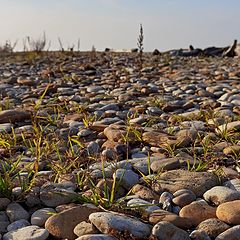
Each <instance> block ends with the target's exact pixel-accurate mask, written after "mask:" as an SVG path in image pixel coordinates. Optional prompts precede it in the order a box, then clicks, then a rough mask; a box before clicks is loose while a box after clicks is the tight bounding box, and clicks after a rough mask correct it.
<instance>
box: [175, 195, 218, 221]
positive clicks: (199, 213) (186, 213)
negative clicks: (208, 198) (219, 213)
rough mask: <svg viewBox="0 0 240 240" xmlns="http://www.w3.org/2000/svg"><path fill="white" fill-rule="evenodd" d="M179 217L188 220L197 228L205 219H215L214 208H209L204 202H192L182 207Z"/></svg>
mask: <svg viewBox="0 0 240 240" xmlns="http://www.w3.org/2000/svg"><path fill="white" fill-rule="evenodd" d="M179 216H180V217H185V218H188V219H189V220H190V221H191V222H192V224H193V226H197V225H198V224H199V223H201V222H202V221H204V220H206V219H209V218H216V208H215V207H211V206H209V205H208V204H207V203H206V202H205V201H204V200H200V201H194V202H192V203H191V204H189V205H187V206H185V207H183V208H182V209H181V210H180V212H179Z"/></svg>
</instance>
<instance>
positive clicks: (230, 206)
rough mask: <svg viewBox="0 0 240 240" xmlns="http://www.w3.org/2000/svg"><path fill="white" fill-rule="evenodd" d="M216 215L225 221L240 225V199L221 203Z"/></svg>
mask: <svg viewBox="0 0 240 240" xmlns="http://www.w3.org/2000/svg"><path fill="white" fill-rule="evenodd" d="M216 215H217V217H218V218H219V219H220V220H222V221H223V222H226V223H228V224H232V225H234V224H235V225H240V200H235V201H231V202H226V203H222V204H220V205H219V206H218V207H217V212H216Z"/></svg>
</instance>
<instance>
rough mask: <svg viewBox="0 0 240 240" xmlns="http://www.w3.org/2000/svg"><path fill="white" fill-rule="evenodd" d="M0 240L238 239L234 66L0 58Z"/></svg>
mask: <svg viewBox="0 0 240 240" xmlns="http://www.w3.org/2000/svg"><path fill="white" fill-rule="evenodd" d="M0 63H1V64H0V100H1V102H0V237H1V238H2V239H3V240H23V239H29V240H45V239H48V240H50V239H68V240H74V239H77V240H114V239H152V240H154V239H158V240H188V239H195V240H211V239H216V240H239V239H240V160H239V157H240V134H239V133H240V94H239V93H240V60H239V58H201V57H196V58H181V57H170V56H169V55H167V54H165V55H157V56H153V55H152V54H150V53H148V54H147V53H146V54H144V56H143V59H142V61H140V59H139V56H138V54H137V53H97V52H89V53H68V54H67V53H65V54H64V53H57V52H56V53H42V54H36V53H24V54H14V55H12V56H9V57H4V58H0Z"/></svg>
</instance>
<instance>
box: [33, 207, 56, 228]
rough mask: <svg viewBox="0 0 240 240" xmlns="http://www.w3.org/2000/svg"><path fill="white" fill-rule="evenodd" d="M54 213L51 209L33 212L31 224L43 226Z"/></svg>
mask: <svg viewBox="0 0 240 240" xmlns="http://www.w3.org/2000/svg"><path fill="white" fill-rule="evenodd" d="M54 213H56V211H55V210H54V209H53V208H42V209H39V210H37V211H35V212H34V213H33V214H32V216H31V224H32V225H36V226H39V227H42V226H44V224H45V222H46V221H47V219H48V218H49V217H51V216H52V215H53V214H54Z"/></svg>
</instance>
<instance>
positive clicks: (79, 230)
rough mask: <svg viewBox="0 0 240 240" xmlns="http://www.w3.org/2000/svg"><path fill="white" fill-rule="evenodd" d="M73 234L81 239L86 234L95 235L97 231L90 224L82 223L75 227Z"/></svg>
mask: <svg viewBox="0 0 240 240" xmlns="http://www.w3.org/2000/svg"><path fill="white" fill-rule="evenodd" d="M73 232H74V234H75V235H77V236H78V237H81V236H83V235H86V234H96V233H98V230H97V229H96V228H95V227H94V226H93V225H92V224H91V223H88V222H86V221H82V222H80V223H79V224H77V225H76V227H75V228H74V230H73Z"/></svg>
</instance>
